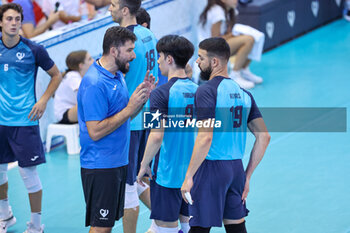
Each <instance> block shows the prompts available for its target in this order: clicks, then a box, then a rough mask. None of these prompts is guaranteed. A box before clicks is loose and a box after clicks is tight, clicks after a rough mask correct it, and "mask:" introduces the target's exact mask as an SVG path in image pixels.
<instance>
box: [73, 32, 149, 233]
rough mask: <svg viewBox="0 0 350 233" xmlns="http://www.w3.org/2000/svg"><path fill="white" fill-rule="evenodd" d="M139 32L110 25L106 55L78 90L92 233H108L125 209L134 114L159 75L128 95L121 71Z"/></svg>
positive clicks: (125, 68)
mask: <svg viewBox="0 0 350 233" xmlns="http://www.w3.org/2000/svg"><path fill="white" fill-rule="evenodd" d="M135 40H136V37H135V35H134V34H133V33H132V32H131V31H130V30H128V29H125V28H122V27H111V28H109V29H108V30H107V32H106V34H105V36H104V39H103V55H102V57H101V58H100V59H99V60H97V62H94V63H93V64H92V65H91V67H90V69H89V70H88V72H87V73H86V74H85V76H84V78H83V79H82V81H81V84H80V87H79V91H78V120H79V128H80V143H81V152H80V164H81V177H82V183H83V191H84V197H85V203H86V221H85V225H86V226H91V228H90V231H89V232H91V233H98V232H103V233H109V232H111V230H112V227H113V226H114V223H115V220H119V219H120V218H121V217H122V216H123V214H124V198H125V182H126V172H127V164H128V154H129V143H130V125H129V122H130V118H131V117H132V116H134V115H135V114H137V113H138V111H140V109H142V106H143V104H144V103H145V102H146V101H147V99H148V97H149V93H150V92H151V90H152V85H153V83H154V77H153V76H152V75H151V81H150V80H148V73H147V74H146V76H145V80H144V82H143V83H142V84H140V85H139V86H138V87H137V88H136V90H135V92H134V93H133V94H132V95H131V97H130V99H129V92H128V89H127V87H126V83H125V80H124V77H123V74H122V73H126V72H127V71H128V69H129V66H130V65H129V63H130V62H131V61H132V60H133V59H134V58H135V53H134V47H135V45H134V42H135Z"/></svg>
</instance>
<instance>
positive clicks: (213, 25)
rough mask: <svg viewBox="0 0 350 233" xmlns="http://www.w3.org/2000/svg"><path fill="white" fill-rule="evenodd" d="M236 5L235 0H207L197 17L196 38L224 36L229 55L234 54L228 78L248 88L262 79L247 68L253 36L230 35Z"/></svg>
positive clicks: (200, 39) (201, 39)
mask: <svg viewBox="0 0 350 233" xmlns="http://www.w3.org/2000/svg"><path fill="white" fill-rule="evenodd" d="M236 6H237V0H208V4H207V6H206V7H205V8H204V10H203V12H202V13H201V15H200V18H199V28H198V40H199V41H203V40H204V39H207V38H210V37H222V38H224V39H225V40H226V42H227V43H228V44H229V46H230V50H231V55H236V60H235V64H234V68H233V71H232V72H231V73H230V78H232V79H233V80H234V81H236V82H237V83H238V84H239V85H240V86H241V87H242V88H246V89H250V88H253V87H254V85H255V83H261V82H262V81H263V79H262V78H261V77H259V76H257V75H255V74H253V73H252V72H250V70H249V64H250V62H251V60H250V59H248V54H249V53H250V51H251V50H252V48H253V45H254V38H253V37H252V36H249V35H239V36H234V35H232V28H233V26H234V24H235V13H236V11H235V8H236Z"/></svg>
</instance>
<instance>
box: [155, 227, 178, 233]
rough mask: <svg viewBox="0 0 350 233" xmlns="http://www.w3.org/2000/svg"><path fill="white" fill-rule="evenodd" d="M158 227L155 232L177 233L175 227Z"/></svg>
mask: <svg viewBox="0 0 350 233" xmlns="http://www.w3.org/2000/svg"><path fill="white" fill-rule="evenodd" d="M157 227H158V231H157V233H178V231H179V229H178V228H177V227H171V228H170V227H160V226H157Z"/></svg>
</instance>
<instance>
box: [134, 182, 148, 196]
mask: <svg viewBox="0 0 350 233" xmlns="http://www.w3.org/2000/svg"><path fill="white" fill-rule="evenodd" d="M143 185H144V186H142V185H140V184H139V183H137V195H138V196H140V195H141V194H142V193H143V192H144V191H145V190H146V189H148V188H149V185H148V184H146V183H144V182H143Z"/></svg>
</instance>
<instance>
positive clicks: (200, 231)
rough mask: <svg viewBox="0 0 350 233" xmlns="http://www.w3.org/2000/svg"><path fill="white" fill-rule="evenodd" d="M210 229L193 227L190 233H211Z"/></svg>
mask: <svg viewBox="0 0 350 233" xmlns="http://www.w3.org/2000/svg"><path fill="white" fill-rule="evenodd" d="M209 232H210V227H198V226H196V227H191V229H190V231H189V232H188V233H209Z"/></svg>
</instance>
